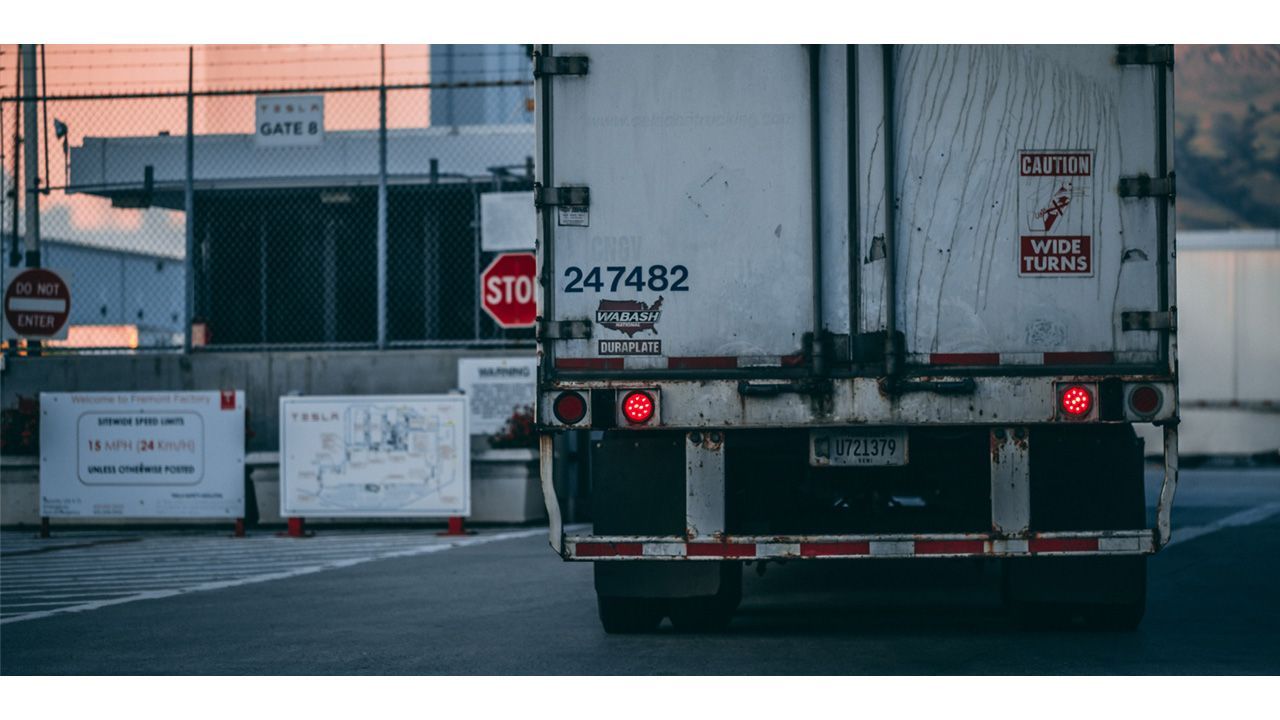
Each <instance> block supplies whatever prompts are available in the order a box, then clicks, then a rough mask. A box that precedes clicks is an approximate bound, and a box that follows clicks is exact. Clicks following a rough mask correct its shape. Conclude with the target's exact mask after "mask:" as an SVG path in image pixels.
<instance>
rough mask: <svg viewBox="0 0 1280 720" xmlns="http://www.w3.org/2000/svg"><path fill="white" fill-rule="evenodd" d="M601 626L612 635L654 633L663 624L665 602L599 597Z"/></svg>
mask: <svg viewBox="0 0 1280 720" xmlns="http://www.w3.org/2000/svg"><path fill="white" fill-rule="evenodd" d="M596 606H597V608H598V610H599V612H600V624H601V625H602V626H604V631H605V632H606V633H608V634H610V635H634V634H636V633H646V632H653V631H654V630H655V629H657V627H658V624H659V623H661V622H662V617H663V615H665V614H666V613H665V612H664V607H663V602H662V600H660V599H658V598H635V597H611V596H608V595H597V596H596Z"/></svg>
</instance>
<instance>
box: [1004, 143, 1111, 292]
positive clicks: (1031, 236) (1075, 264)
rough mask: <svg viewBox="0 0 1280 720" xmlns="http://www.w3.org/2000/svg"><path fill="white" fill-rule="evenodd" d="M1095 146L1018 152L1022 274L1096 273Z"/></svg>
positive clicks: (1077, 275)
mask: <svg viewBox="0 0 1280 720" xmlns="http://www.w3.org/2000/svg"><path fill="white" fill-rule="evenodd" d="M1093 199H1094V194H1093V152H1092V151H1081V150H1073V151H1052V150H1023V151H1021V152H1019V153H1018V274H1019V275H1021V276H1024V277H1027V276H1044V275H1058V276H1074V277H1088V276H1091V275H1093V223H1094V203H1093Z"/></svg>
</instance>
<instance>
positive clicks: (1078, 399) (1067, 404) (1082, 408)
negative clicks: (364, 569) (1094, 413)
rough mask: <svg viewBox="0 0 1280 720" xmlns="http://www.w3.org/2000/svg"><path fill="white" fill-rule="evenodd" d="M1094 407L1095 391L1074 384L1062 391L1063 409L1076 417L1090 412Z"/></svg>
mask: <svg viewBox="0 0 1280 720" xmlns="http://www.w3.org/2000/svg"><path fill="white" fill-rule="evenodd" d="M1092 408H1093V393H1091V392H1089V390H1088V388H1085V387H1083V386H1080V385H1072V386H1071V387H1069V388H1067V389H1066V390H1064V391H1063V392H1062V411H1063V412H1065V413H1066V414H1068V415H1071V416H1074V417H1081V416H1083V415H1087V414H1089V410H1090V409H1092Z"/></svg>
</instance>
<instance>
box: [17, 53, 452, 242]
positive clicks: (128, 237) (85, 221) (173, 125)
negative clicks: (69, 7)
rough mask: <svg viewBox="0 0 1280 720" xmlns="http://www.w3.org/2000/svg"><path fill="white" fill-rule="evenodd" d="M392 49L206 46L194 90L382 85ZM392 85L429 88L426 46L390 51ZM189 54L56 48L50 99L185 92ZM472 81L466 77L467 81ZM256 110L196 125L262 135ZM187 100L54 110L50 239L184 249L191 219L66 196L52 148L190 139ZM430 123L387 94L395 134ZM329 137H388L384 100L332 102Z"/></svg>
mask: <svg viewBox="0 0 1280 720" xmlns="http://www.w3.org/2000/svg"><path fill="white" fill-rule="evenodd" d="M382 52H384V50H383V48H382V47H380V46H378V45H353V44H309V45H264V44H259V45H196V46H192V47H191V57H192V60H193V62H192V65H193V67H192V73H191V74H192V76H193V77H192V80H193V82H192V84H193V86H194V88H195V90H197V91H204V90H239V89H244V90H251V91H261V90H282V89H290V88H304V87H305V88H313V87H340V86H353V85H357V86H359V85H376V84H377V83H378V79H379V66H380V57H381V53H382ZM385 57H386V80H387V83H388V84H392V85H395V84H420V83H425V82H427V81H428V78H429V61H430V50H429V46H428V45H387V46H385ZM18 58H19V46H17V45H13V44H7V45H0V97H13V96H14V95H15V94H16V92H17V89H18V86H19V85H18V74H19V67H18ZM187 61H188V46H185V45H52V44H51V45H48V46H46V47H45V48H44V56H43V62H42V63H41V64H42V65H43V78H42V79H41V84H42V86H43V89H44V90H45V94H48V95H50V96H68V95H100V94H126V93H156V92H179V93H180V92H185V91H186V89H187V81H188V67H187ZM462 79H465V78H462ZM253 99H254V95H253V94H252V93H251V92H250V93H247V94H245V95H241V96H232V97H213V98H199V99H197V100H196V103H195V113H194V118H193V126H194V129H195V132H196V133H197V134H204V133H252V132H253V130H254V128H253V122H254V120H253V116H254V115H253ZM185 103H186V101H185V99H184V98H181V97H177V98H164V99H130V100H123V99H121V100H106V101H101V100H96V101H90V100H61V101H58V100H55V101H51V102H49V103H48V105H47V116H48V117H47V119H46V118H45V117H44V115H45V114H46V113H45V111H44V109H42V111H41V115H42V118H41V119H42V121H43V122H44V123H45V125H46V127H45V128H44V129H43V132H45V133H46V134H49V135H50V138H49V148H48V163H47V165H48V167H47V168H44V167H43V165H44V163H45V149H44V143H43V141H42V144H41V158H40V161H41V163H42V171H41V176H42V178H44V181H45V184H46V185H49V186H51V187H53V188H55V191H54V192H52V193H50V194H49V195H46V196H44V197H43V198H42V199H41V206H42V221H41V222H42V227H41V230H42V235H44V236H46V237H64V238H65V237H68V236H77V239H82V240H84V241H87V242H93V243H95V244H107V245H113V246H120V245H124V246H127V247H131V248H132V249H141V250H146V249H154V250H162V249H163V250H164V252H166V253H168V252H170V251H171V249H172V248H171V246H173V245H175V243H181V242H182V222H183V220H182V215H181V214H180V213H174V212H169V211H164V210H148V211H137V210H122V209H118V208H111V207H110V205H109V203H108V202H107V201H105V200H103V199H101V198H94V197H87V196H84V195H74V194H73V195H66V194H63V193H61V192H58V191H57V190H56V189H57V188H60V187H62V186H64V185H65V184H66V174H65V172H64V168H65V161H64V157H63V151H62V147H61V143H60V141H56V140H55V139H54V138H53V137H52V130H53V120H54V119H57V120H60V121H62V122H64V123H65V124H66V126H67V128H68V137H67V140H68V144H69V145H70V146H73V147H74V146H78V145H80V144H81V143H82V141H83V139H84V137H85V136H86V135H89V136H94V137H112V136H145V135H156V134H163V133H168V134H171V135H182V134H183V133H185V132H186V104H185ZM0 110H2V111H3V113H4V117H3V118H0V129H2V133H0V141H2V144H3V152H2V153H0V154H2V155H3V158H4V162H3V170H4V173H5V174H6V175H8V174H11V173H12V172H13V135H14V121H15V119H16V118H15V114H14V104H13V103H8V104H4V106H3V108H0ZM429 117H430V105H429V97H428V93H427V92H426V91H425V90H403V91H396V92H392V93H390V94H389V97H388V103H387V121H388V127H391V128H404V127H425V126H426V125H427V124H428V120H429ZM325 126H326V129H328V130H359V129H374V128H376V127H377V126H378V106H377V94H376V93H374V92H361V93H329V94H327V95H326V98H325ZM11 209H12V206H11V205H9V204H8V201H7V200H6V204H5V207H4V212H5V215H6V217H5V219H4V220H5V222H4V225H5V227H9V226H10V225H11V220H10V217H8V216H9V214H10V212H11Z"/></svg>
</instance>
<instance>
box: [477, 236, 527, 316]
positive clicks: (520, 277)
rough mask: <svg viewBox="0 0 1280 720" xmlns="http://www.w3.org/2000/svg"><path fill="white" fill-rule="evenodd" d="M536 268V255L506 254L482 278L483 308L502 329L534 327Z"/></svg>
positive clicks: (481, 298)
mask: <svg viewBox="0 0 1280 720" xmlns="http://www.w3.org/2000/svg"><path fill="white" fill-rule="evenodd" d="M536 265H537V261H536V260H535V258H534V255H533V253H503V254H501V255H499V256H498V257H496V258H494V259H493V262H491V263H489V267H487V268H485V269H484V272H483V273H481V274H480V301H481V307H483V308H484V311H485V312H486V313H488V314H489V317H491V318H493V321H494V322H496V323H498V326H499V327H503V328H527V327H533V323H534V320H535V319H536V318H537V316H538V306H537V300H536V297H535V294H534V287H535V282H536V280H535V278H534V273H535V271H536Z"/></svg>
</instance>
